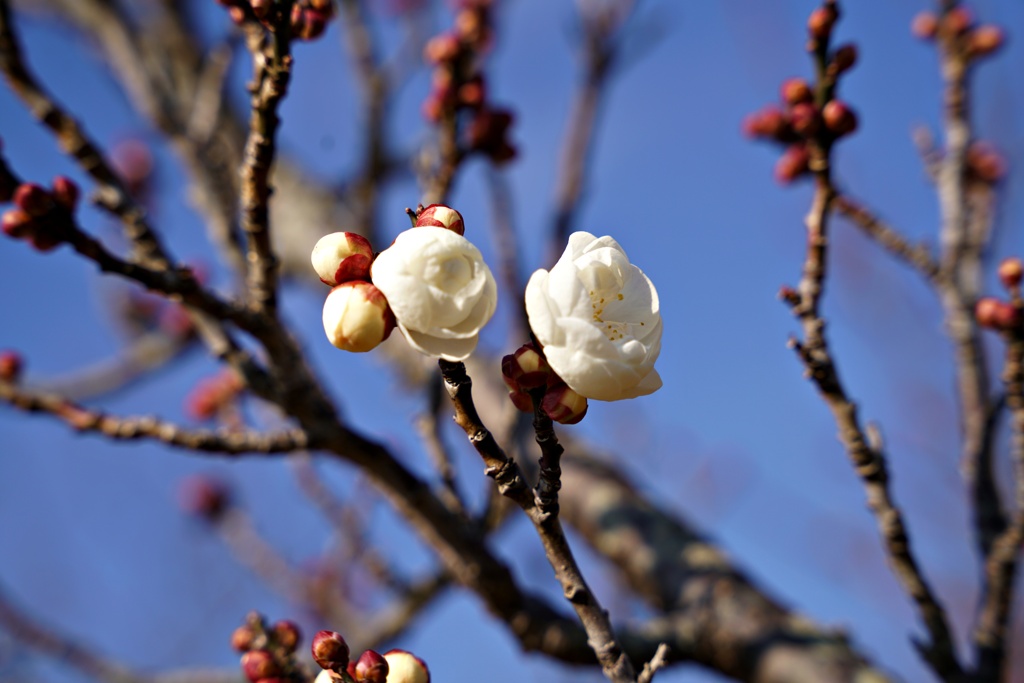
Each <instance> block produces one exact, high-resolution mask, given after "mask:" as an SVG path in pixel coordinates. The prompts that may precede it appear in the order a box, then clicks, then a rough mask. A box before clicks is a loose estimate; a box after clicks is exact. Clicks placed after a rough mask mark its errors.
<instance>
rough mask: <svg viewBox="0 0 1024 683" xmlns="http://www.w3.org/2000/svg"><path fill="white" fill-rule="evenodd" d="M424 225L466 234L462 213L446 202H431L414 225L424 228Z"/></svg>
mask: <svg viewBox="0 0 1024 683" xmlns="http://www.w3.org/2000/svg"><path fill="white" fill-rule="evenodd" d="M423 226H432V227H435V228H445V229H446V230H451V231H452V232H454V233H456V234H458V235H465V234H466V225H465V223H463V221H462V214H461V213H459V212H458V211H456V210H455V209H453V208H451V207H450V206H445V205H444V204H431V205H430V206H428V207H427V208H425V209H423V211H421V212H420V213H419V215H418V216H417V217H416V225H415V226H414V227H417V228H422V227H423Z"/></svg>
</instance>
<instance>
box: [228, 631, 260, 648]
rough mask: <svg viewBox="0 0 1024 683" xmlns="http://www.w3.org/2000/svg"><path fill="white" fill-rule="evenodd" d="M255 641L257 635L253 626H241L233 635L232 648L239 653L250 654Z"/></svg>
mask: <svg viewBox="0 0 1024 683" xmlns="http://www.w3.org/2000/svg"><path fill="white" fill-rule="evenodd" d="M255 639H256V633H255V632H254V631H253V630H252V627H251V626H239V627H238V628H236V629H235V630H234V631H233V632H232V633H231V648H232V649H233V650H237V651H238V652H248V651H249V650H251V649H252V644H253V641H254V640H255Z"/></svg>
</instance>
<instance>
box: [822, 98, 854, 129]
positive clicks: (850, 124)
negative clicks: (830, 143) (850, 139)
mask: <svg viewBox="0 0 1024 683" xmlns="http://www.w3.org/2000/svg"><path fill="white" fill-rule="evenodd" d="M821 117H822V119H823V120H824V121H825V127H826V128H828V129H829V130H830V131H832V132H833V133H835V134H836V137H840V136H843V135H849V134H850V133H852V132H853V131H855V130H857V115H856V114H855V113H854V112H853V109H850V107H848V106H847V105H846V103H845V102H841V101H839V100H832V101H831V102H829V103H827V104H826V105H825V107H824V108H823V109H822V110H821Z"/></svg>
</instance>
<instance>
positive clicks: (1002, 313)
mask: <svg viewBox="0 0 1024 683" xmlns="http://www.w3.org/2000/svg"><path fill="white" fill-rule="evenodd" d="M974 319H975V320H977V321H978V324H979V325H981V326H982V327H987V328H988V329H990V330H1007V329H1010V328H1011V327H1014V326H1016V325H1017V324H1018V323H1019V322H1020V314H1019V312H1018V310H1017V308H1016V306H1014V305H1013V304H1010V303H1007V302H1005V301H1000V300H999V299H996V298H994V297H985V298H984V299H979V300H978V303H977V304H976V305H975V307H974Z"/></svg>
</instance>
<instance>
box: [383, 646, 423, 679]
mask: <svg viewBox="0 0 1024 683" xmlns="http://www.w3.org/2000/svg"><path fill="white" fill-rule="evenodd" d="M384 659H385V661H387V663H388V683H430V671H429V670H428V669H427V665H426V664H424V663H423V660H422V659H420V658H419V657H417V656H416V655H414V654H412V653H411V652H406V651H405V650H391V651H390V652H387V653H385V654H384Z"/></svg>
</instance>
